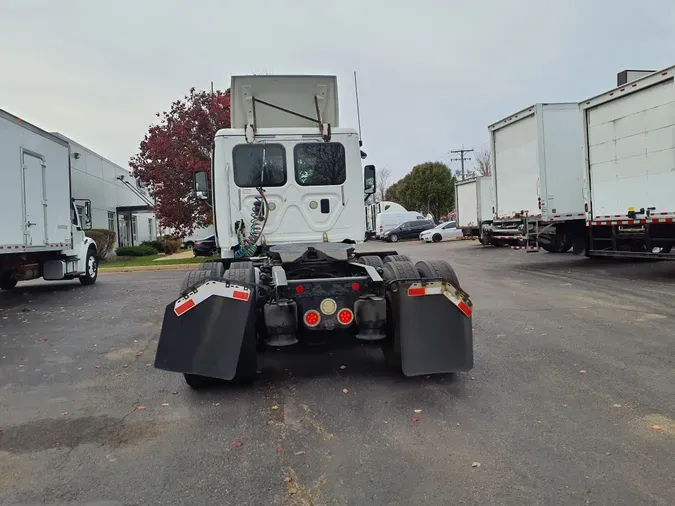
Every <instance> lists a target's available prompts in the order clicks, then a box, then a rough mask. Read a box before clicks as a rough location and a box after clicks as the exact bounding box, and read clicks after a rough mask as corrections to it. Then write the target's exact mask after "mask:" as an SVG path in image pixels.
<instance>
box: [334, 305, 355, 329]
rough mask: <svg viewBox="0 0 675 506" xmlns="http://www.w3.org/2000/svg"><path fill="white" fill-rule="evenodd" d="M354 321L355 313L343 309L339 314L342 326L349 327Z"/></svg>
mask: <svg viewBox="0 0 675 506" xmlns="http://www.w3.org/2000/svg"><path fill="white" fill-rule="evenodd" d="M353 320H354V313H352V312H351V310H350V309H341V310H340V312H339V313H338V321H339V322H340V323H341V324H342V325H349V324H350V323H351V322H352V321H353Z"/></svg>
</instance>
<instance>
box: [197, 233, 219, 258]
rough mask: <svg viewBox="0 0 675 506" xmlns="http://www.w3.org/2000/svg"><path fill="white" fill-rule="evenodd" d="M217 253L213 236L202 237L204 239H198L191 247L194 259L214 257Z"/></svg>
mask: <svg viewBox="0 0 675 506" xmlns="http://www.w3.org/2000/svg"><path fill="white" fill-rule="evenodd" d="M218 251H219V249H218V244H217V243H216V236H215V234H214V235H209V236H207V237H204V239H198V240H197V241H195V244H194V246H193V247H192V252H193V253H194V255H195V256H196V257H212V256H216V255H217V254H218Z"/></svg>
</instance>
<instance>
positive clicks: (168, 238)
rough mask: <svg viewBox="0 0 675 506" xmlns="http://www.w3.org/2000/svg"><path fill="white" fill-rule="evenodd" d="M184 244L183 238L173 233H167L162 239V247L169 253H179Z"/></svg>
mask: <svg viewBox="0 0 675 506" xmlns="http://www.w3.org/2000/svg"><path fill="white" fill-rule="evenodd" d="M182 246H183V240H182V239H181V238H180V237H176V236H173V235H165V236H164V238H163V239H162V249H163V250H164V253H166V254H167V255H171V254H172V253H178V252H179V251H180V249H181V247H182Z"/></svg>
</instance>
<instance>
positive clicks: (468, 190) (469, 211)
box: [455, 177, 480, 237]
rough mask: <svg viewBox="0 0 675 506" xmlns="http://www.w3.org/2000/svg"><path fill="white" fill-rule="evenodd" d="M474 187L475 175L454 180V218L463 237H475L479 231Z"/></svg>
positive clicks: (475, 186)
mask: <svg viewBox="0 0 675 506" xmlns="http://www.w3.org/2000/svg"><path fill="white" fill-rule="evenodd" d="M476 188H477V185H476V178H475V177H472V178H470V179H464V180H463V181H456V182H455V213H456V217H455V219H456V220H457V227H458V228H460V229H462V233H463V234H464V236H465V237H476V236H477V235H478V234H479V231H480V227H479V225H478V195H477V191H476Z"/></svg>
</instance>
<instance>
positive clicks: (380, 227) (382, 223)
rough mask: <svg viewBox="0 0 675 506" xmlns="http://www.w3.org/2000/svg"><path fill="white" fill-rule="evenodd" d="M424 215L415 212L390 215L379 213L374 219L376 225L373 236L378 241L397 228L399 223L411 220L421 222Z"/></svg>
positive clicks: (390, 213) (389, 213) (388, 213)
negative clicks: (383, 235)
mask: <svg viewBox="0 0 675 506" xmlns="http://www.w3.org/2000/svg"><path fill="white" fill-rule="evenodd" d="M423 219H424V215H423V214H421V213H418V212H417V211H406V212H404V213H396V212H394V213H392V212H385V213H379V214H378V215H377V217H376V218H375V223H376V227H377V228H376V233H375V236H376V237H377V238H378V239H379V238H381V237H382V234H384V233H385V232H387V231H389V230H391V229H392V228H394V227H398V226H399V225H400V224H401V223H404V222H406V221H413V220H423Z"/></svg>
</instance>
